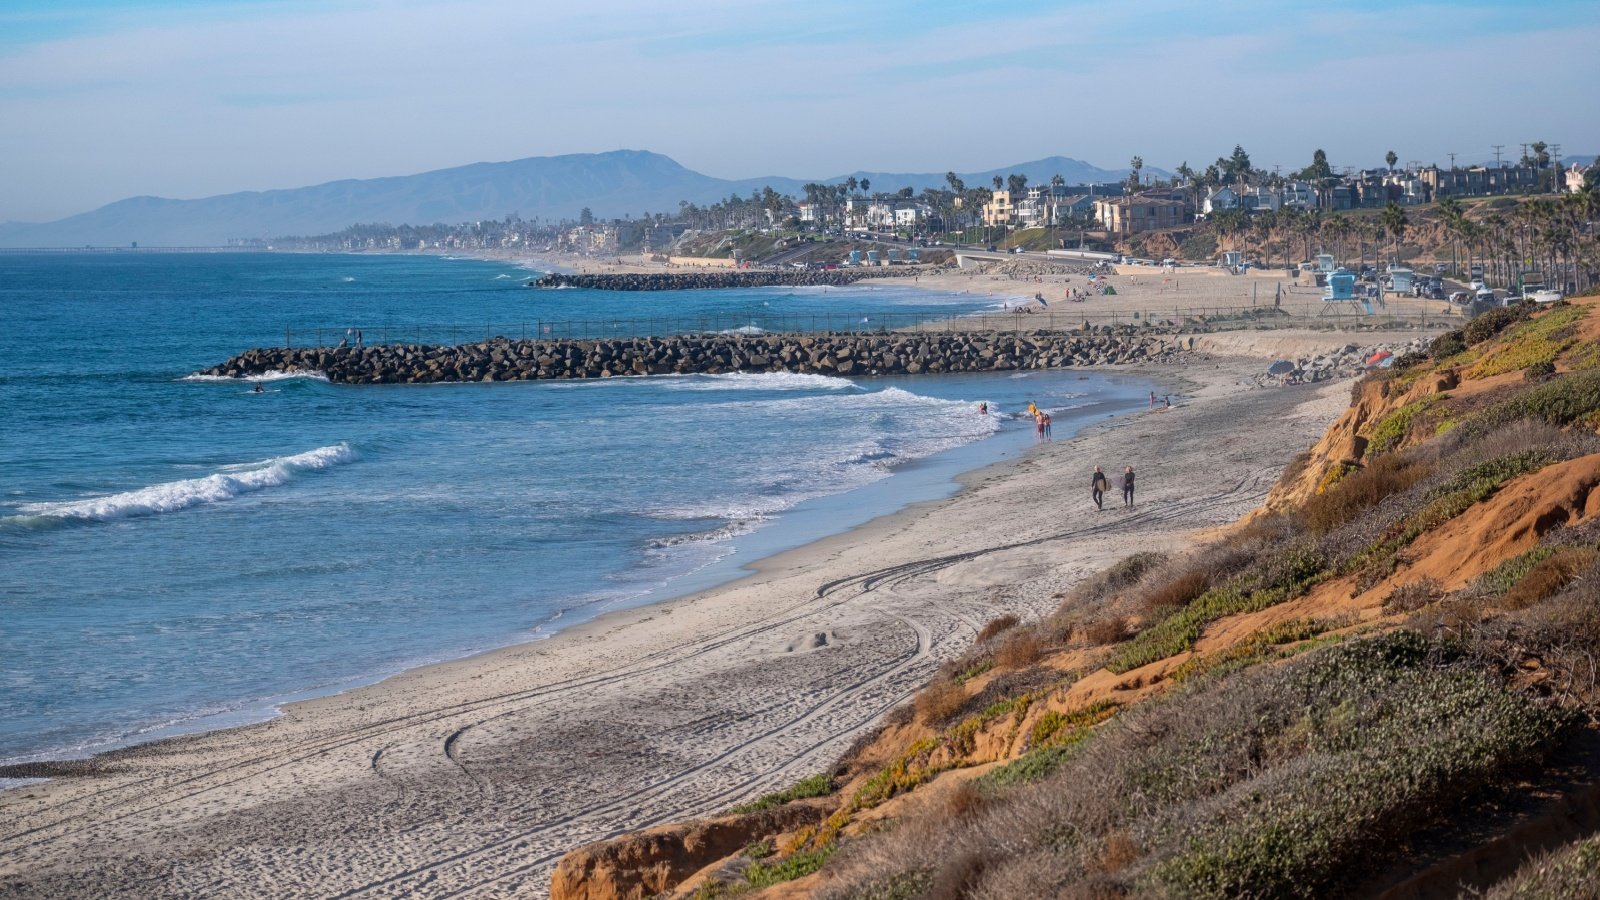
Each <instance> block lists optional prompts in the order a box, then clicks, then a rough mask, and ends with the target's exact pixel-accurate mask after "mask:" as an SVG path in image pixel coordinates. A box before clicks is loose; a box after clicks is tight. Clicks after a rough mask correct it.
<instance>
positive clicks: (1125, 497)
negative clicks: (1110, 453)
mask: <svg viewBox="0 0 1600 900" xmlns="http://www.w3.org/2000/svg"><path fill="white" fill-rule="evenodd" d="M1122 505H1123V506H1125V507H1127V508H1128V509H1132V508H1133V466H1129V467H1128V468H1127V469H1126V470H1125V471H1124V472H1123V473H1122Z"/></svg>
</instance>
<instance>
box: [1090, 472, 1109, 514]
mask: <svg viewBox="0 0 1600 900" xmlns="http://www.w3.org/2000/svg"><path fill="white" fill-rule="evenodd" d="M1110 487H1111V482H1109V481H1107V480H1106V473H1105V472H1103V471H1101V470H1100V467H1099V466H1095V467H1094V477H1093V478H1091V479H1089V493H1090V494H1092V495H1093V496H1094V508H1095V509H1105V508H1106V490H1107V489H1108V488H1110Z"/></svg>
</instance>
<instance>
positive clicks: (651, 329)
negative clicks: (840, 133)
mask: <svg viewBox="0 0 1600 900" xmlns="http://www.w3.org/2000/svg"><path fill="white" fill-rule="evenodd" d="M1066 307H1067V308H1055V307H1051V308H1048V309H1042V308H1039V307H1035V306H1029V307H1024V308H1022V309H1018V310H1012V311H1008V312H990V313H981V314H971V315H938V314H916V313H883V312H862V313H829V314H819V315H785V314H776V315H756V316H748V315H745V316H693V317H689V316H684V317H659V316H658V317H648V318H621V317H619V318H606V319H565V320H558V321H530V322H511V323H506V322H484V323H470V324H468V323H454V324H433V325H425V324H417V325H395V324H383V325H361V324H357V325H348V326H345V325H340V326H312V327H307V326H290V327H286V328H284V330H283V344H284V346H285V347H335V346H338V345H339V343H340V341H346V342H347V343H351V344H353V343H355V331H356V330H357V329H359V330H360V332H361V340H362V343H363V344H365V345H366V346H376V345H388V344H421V345H431V344H443V345H455V344H473V343H478V342H480V341H492V340H497V339H505V340H548V341H555V340H563V341H574V340H575V341H593V340H622V339H629V338H647V337H669V336H674V335H709V334H805V333H815V334H876V333H887V332H971V333H984V332H990V333H1001V332H1023V331H1070V330H1076V329H1081V328H1084V327H1086V326H1087V327H1090V328H1102V327H1108V326H1109V327H1113V328H1116V327H1122V326H1134V327H1140V326H1152V327H1163V328H1171V327H1178V328H1182V329H1184V330H1186V331H1187V330H1192V331H1195V332H1201V331H1207V332H1209V331H1236V330H1273V329H1280V328H1294V329H1314V330H1328V331H1345V330H1363V331H1366V330H1372V329H1382V328H1434V327H1441V328H1442V327H1450V326H1453V325H1454V324H1459V323H1460V322H1461V321H1462V319H1461V317H1460V316H1459V315H1449V314H1443V313H1441V312H1439V311H1438V310H1437V309H1435V310H1432V311H1430V310H1427V309H1423V308H1421V307H1416V308H1411V309H1395V310H1393V311H1390V312H1383V313H1378V314H1375V315H1369V314H1367V313H1365V312H1362V311H1358V310H1355V309H1353V308H1343V307H1342V306H1341V307H1339V308H1334V306H1333V305H1331V304H1330V305H1322V304H1318V305H1317V306H1314V307H1313V306H1306V307H1304V308H1295V309H1287V308H1279V307H1271V306H1190V307H1178V308H1174V309H1170V310H1161V311H1148V312H1147V311H1139V310H1117V309H1104V308H1100V309H1093V310H1081V309H1072V308H1071V305H1070V304H1067V305H1066Z"/></svg>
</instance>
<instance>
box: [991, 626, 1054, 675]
mask: <svg viewBox="0 0 1600 900" xmlns="http://www.w3.org/2000/svg"><path fill="white" fill-rule="evenodd" d="M1044 650H1045V642H1044V638H1043V637H1041V636H1040V635H1039V634H1037V633H1036V632H1034V631H1033V630H1031V629H1023V630H1016V631H1012V632H1011V634H1010V636H1008V637H1007V638H1006V640H1005V642H1004V643H1002V644H1001V645H1000V647H999V648H998V649H997V650H995V652H994V662H995V665H997V666H999V667H1000V668H1002V669H1021V668H1023V667H1025V666H1031V665H1033V664H1034V663H1036V662H1038V661H1039V658H1040V657H1042V656H1044Z"/></svg>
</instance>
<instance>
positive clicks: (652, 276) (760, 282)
mask: <svg viewBox="0 0 1600 900" xmlns="http://www.w3.org/2000/svg"><path fill="white" fill-rule="evenodd" d="M920 271H922V270H921V269H918V268H906V267H893V268H868V267H857V268H849V269H712V270H708V271H703V272H633V273H628V272H618V273H611V274H604V275H570V274H562V273H559V272H552V273H550V274H549V275H544V276H541V277H539V278H536V279H534V280H533V281H530V282H528V286H529V287H536V288H588V289H590V290H595V291H693V290H713V289H716V288H764V287H824V286H826V287H844V286H845V285H847V284H854V283H855V282H857V281H860V280H862V279H864V278H908V277H910V276H913V275H916V274H917V273H918V272H920Z"/></svg>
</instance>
